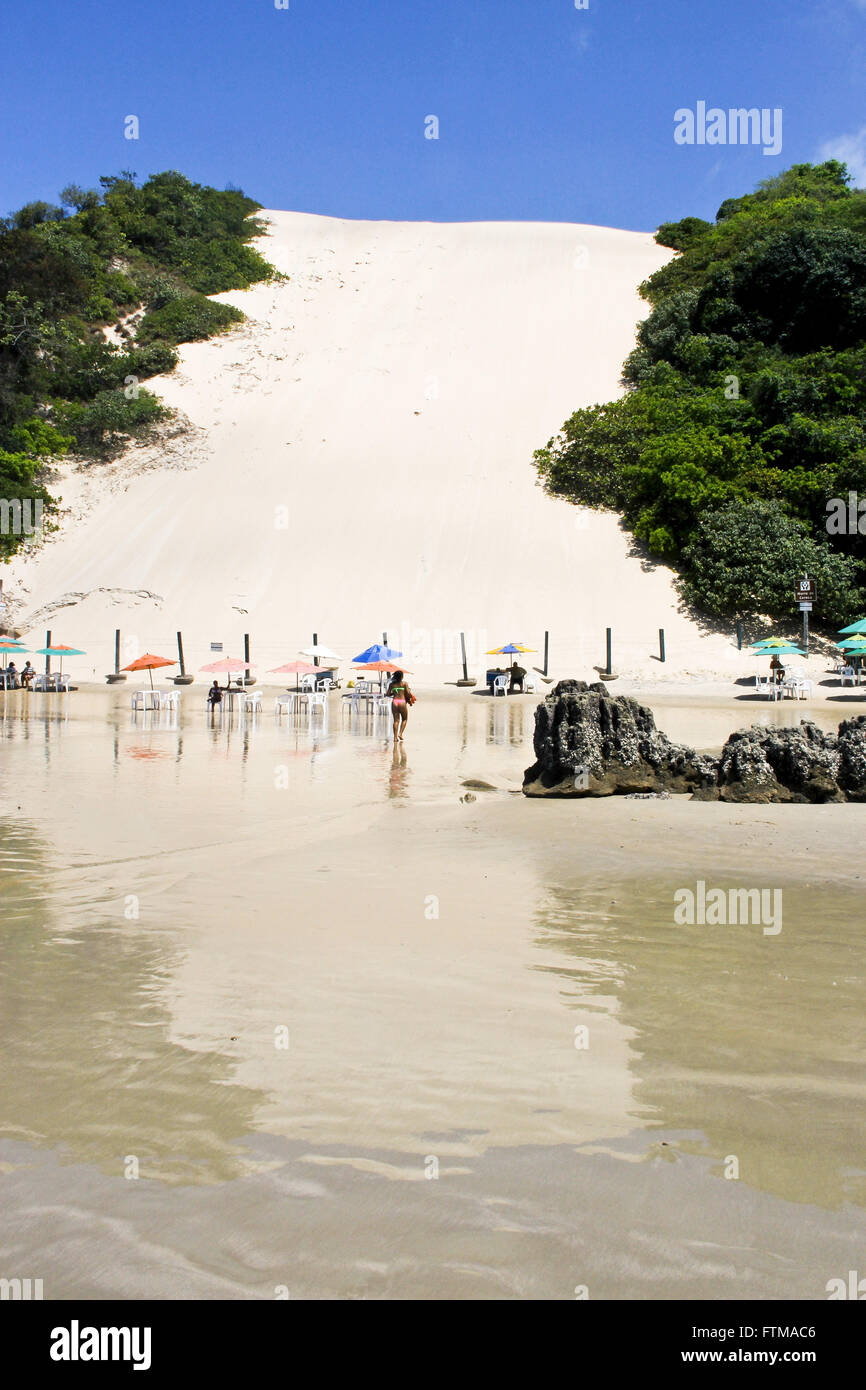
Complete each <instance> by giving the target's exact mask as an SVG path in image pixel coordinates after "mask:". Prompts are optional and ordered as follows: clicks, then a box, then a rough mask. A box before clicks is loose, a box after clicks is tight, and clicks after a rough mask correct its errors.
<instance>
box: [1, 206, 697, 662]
mask: <svg viewBox="0 0 866 1390" xmlns="http://www.w3.org/2000/svg"><path fill="white" fill-rule="evenodd" d="M266 216H267V218H268V219H269V222H270V230H269V234H268V235H267V236H266V237H263V238H262V239H261V241H260V243H259V245H260V246H261V249H262V251H263V252H264V254H265V255H266V256H267V257H268V258H269V259H270V260H271V262H272V263H273V264H274V265H276V266H277V268H278V269H279V270H281V271H283V272H285V273H286V274H287V275H288V276H289V277H290V279H289V281H288V282H287V283H281V284H274V285H262V286H258V287H255V288H253V289H251V290H248V291H238V292H234V293H231V294H227V295H223V296H220V298H222V299H225V300H226V301H228V302H231V303H234V304H237V305H238V306H239V307H240V308H242V309H243V311H244V313H245V314H246V315H247V316H248V322H247V323H246V324H244V325H243V326H241V327H240V328H239V329H238V330H237V331H235V332H233V333H232V334H230V335H229V336H227V337H224V338H220V339H215V340H212V341H210V342H207V343H201V344H191V345H187V346H186V347H184V348H182V349H181V362H180V365H179V367H178V369H177V370H176V371H175V372H174V373H172V374H171V375H169V376H166V377H162V378H157V379H156V380H155V381H153V382H148V383H147V384H148V387H149V388H151V389H154V390H156V391H157V392H158V393H159V394H160V395H161V396H162V397H163V398H164V399H165V401H166V402H167V403H168V404H169V405H171V406H174V407H176V408H177V409H178V410H179V411H181V412H183V415H184V416H185V417H187V418H188V419H189V421H190V422H191V426H192V428H191V429H190V430H189V431H188V432H187V433H186V434H182V435H178V436H177V437H175V438H174V439H173V440H171V441H170V443H169V444H168V446H167V447H165V448H157V449H153V448H151V449H145V450H141V449H136V450H132V451H130V453H129V455H128V456H127V458H126V459H124V460H123V461H122V462H121V463H120V464H118V465H114V466H112V467H111V468H103V469H96V468H90V469H88V470H86V472H82V471H79V472H74V471H73V470H71V469H66V470H64V472H63V476H62V477H61V480H60V483H59V486H58V491H60V492H61V493H62V495H63V499H64V507H65V508H66V513H65V516H64V520H63V526H62V530H61V533H60V535H59V536H57V537H55V538H53V539H51V540H50V541H49V542H48V543H47V544H46V545H45V546H44V548H43V550H42V552H41V554H40V555H38V556H37V558H35V559H30V560H23V559H18V560H16V561H15V563H14V564H13V566H12V567H11V578H12V583H11V584H10V583H9V581H8V580H7V585H6V589H7V594H9V596H10V597H11V599H12V600H13V604H14V605H15V606H14V607H13V610H12V611H13V614H14V617H15V621H16V622H17V624H18V625H19V626H20V627H21V628H22V629H23V630H25V631H28V630H32V632H33V635H34V636H39V637H40V639H41V637H42V635H43V632H44V629H45V628H48V627H50V628H51V629H52V631H53V634H54V640H55V641H62V642H67V643H70V644H73V645H77V646H81V647H84V648H85V649H86V651H87V653H88V655H87V657H86V658H81V659H80V661H79V664H78V668H77V673H78V674H79V675H80V676H81V677H82V678H85V677H86V676H88V675H90V674H91V673H96V674H98V675H101V674H102V673H103V672H105V671H108V670H109V669H111V658H112V656H113V641H114V630H115V628H116V627H119V628H120V629H121V631H122V633H123V638H124V647H123V650H124V654H125V655H126V656H128V658H130V659H131V658H132V657H133V656H135V655H137V654H138V652H139V651H141V650H143V649H147V650H151V651H157V652H162V653H163V654H165V655H167V656H172V655H174V636H175V632H176V630H177V629H178V628H180V629H182V630H183V633H184V640H185V647H186V652H187V664H188V666H189V668H190V669H197V668H198V666H199V665H200V664H201V663H202V662H203V661H206V660H208V659H209V658H210V644H211V643H212V642H222V643H223V644H224V650H225V651H226V652H232V653H235V654H239V653H240V649H241V646H242V636H243V634H244V633H245V632H249V633H250V634H251V637H252V644H253V655H254V657H255V659H256V661H257V663H258V664H259V666H260V668H261V670H262V671H263V670H264V669H265V668H266V667H269V666H272V665H275V664H277V663H278V662H279V661H286V660H290V659H293V658H294V656H295V655H296V653H297V651H298V649H299V648H300V647H303V646H305V645H306V644H307V643H308V642H309V641H310V640H311V637H312V633H313V632H314V631H315V632H317V633H318V635H319V640H320V641H322V642H325V643H327V644H329V645H330V646H332V647H334V648H335V649H336V650H337V651H339V652H341V653H343V654H345V655H346V656H349V657H351V656H352V655H354V654H355V653H356V652H357V651H359V650H360V649H361V648H362V647H364V646H366V645H368V644H369V643H370V642H373V641H376V640H380V639H381V636H382V633H383V632H384V631H387V633H388V636H389V639H390V641H391V642H392V644H395V645H398V646H399V647H400V648H401V650H403V652H404V656H405V659H406V661H407V664H409V665H410V666H411V667H412V669H413V670H414V671H415V672H416V675H417V677H418V680H419V682H421V683H424V682H425V681H426V680H430V681H434V682H438V681H441V680H447V679H453V678H454V676H455V675H456V674H459V672H458V671H457V668H456V645H455V640H454V633H455V632H456V631H457V630H459V629H462V630H464V631H465V632H466V634H467V642H468V646H469V651H470V660H471V663H472V666H473V669H474V671H475V672H476V673H477V672H478V670H479V669H480V668H482V667H483V666H484V664H485V661H484V658H483V655H482V651H483V649H484V648H485V647H488V646H493V645H494V644H498V643H500V642H506V641H508V640H511V639H517V640H521V641H524V642H526V643H527V644H528V645H529V646H531V647H536V648H537V647H540V646H541V644H542V641H543V632H544V630H545V629H549V630H550V632H551V644H552V647H551V652H552V663H551V664H552V669H553V670H554V671H555V672H556V673H557V674H571V673H574V674H580V675H585V674H587V673H588V672H589V670H590V666H591V664H592V663H594V662H597V661H601V660H602V659H603V655H604V629H605V627H607V626H611V627H612V628H613V629H614V634H615V644H616V645H615V664H616V665H617V666H618V667H619V668H620V669H623V670H640V669H647V663H648V662H649V661H650V660H651V658H650V653H652V652H654V651H656V650H657V641H658V629H659V628H660V627H664V628H665V630H666V634H667V643H668V654H669V669H671V670H673V669H675V668H677V667H678V666H679V667H687V666H691V667H692V668H697V667H699V666H700V667H711V666H713V665H716V666H718V665H719V664H720V662H722V661H723V646H724V644H723V643H722V641H721V639H719V638H714V637H701V636H700V635H699V632H698V629H697V628H696V627H695V626H694V625H693V624H692V623H690V622H689V621H688V619H687V618H685V617H684V616H682V615H680V614H678V612H677V603H676V599H675V596H674V594H673V590H672V586H671V575H670V572H669V571H668V570H667V569H666V568H664V567H647V566H646V565H645V564H644V563H642V562H641V560H640V559H639V558H637V557H634V556H632V555H630V553H629V542H628V538H627V537H626V536H625V535H623V533H622V532H621V530H620V528H619V526H618V523H617V519H616V517H614V516H611V515H596V514H592V513H588V512H585V511H582V510H579V509H576V508H573V507H571V506H569V505H568V504H566V503H563V502H559V501H554V500H552V499H550V498H547V497H545V496H544V495H543V493H542V492H541V490H540V489H539V488H538V487H537V486H536V484H535V473H534V470H533V467H532V462H531V456H532V450H533V449H534V448H535V447H537V446H538V445H539V444H541V443H543V442H544V441H545V440H546V439H547V438H548V437H549V436H550V435H551V434H553V433H555V432H556V430H557V429H558V428H559V426H560V425H561V423H562V421H563V420H564V419H565V418H566V416H567V415H568V414H570V412H571V411H572V410H574V409H575V408H576V407H578V406H581V405H587V404H591V403H593V402H596V401H603V400H607V399H610V398H611V397H613V396H615V395H616V394H617V393H618V391H619V389H620V388H619V384H618V379H619V372H620V369H621V365H622V361H623V359H624V357H625V356H626V354H627V352H628V351H629V349H630V347H631V346H632V343H633V339H634V331H635V325H636V323H637V321H638V320H639V318H641V317H642V315H643V314H644V313H645V311H646V306H645V305H643V304H642V302H641V301H640V299H639V297H638V294H637V285H638V284H639V283H640V281H641V280H643V279H644V278H645V277H646V276H647V275H649V274H650V273H651V272H652V271H653V270H654V269H656V268H657V267H658V266H659V265H660V264H661V263H662V262H663V261H664V260H665V259H667V257H668V255H669V253H668V252H666V251H665V250H664V249H662V248H660V247H658V246H656V244H655V243H654V241H653V239H652V236H651V235H649V234H645V233H633V232H623V231H616V230H610V229H606V228H599V227H590V226H577V225H574V226H572V225H564V224H533V223H514V224H510V223H501V224H497V223H466V224H455V225H446V224H436V223H388V222H352V221H342V220H338V219H333V218H326V217H316V216H310V215H306V214H300V213H286V212H270V213H267V214H266ZM72 669H73V671H75V670H76V665H75V662H74V661H73V663H72ZM650 669H652V668H650ZM655 669H656V670H658V668H657V666H655Z"/></svg>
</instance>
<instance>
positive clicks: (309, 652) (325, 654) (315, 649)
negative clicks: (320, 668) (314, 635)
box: [301, 642, 343, 661]
mask: <svg viewBox="0 0 866 1390" xmlns="http://www.w3.org/2000/svg"><path fill="white" fill-rule="evenodd" d="M301 656H317V657H319V658H320V660H321V659H324V660H325V661H342V660H343V658H342V657H341V656H339V655H338V654H337V652H334V651H332V650H331V648H330V647H325V646H323V645H322V643H321V642H316V643H314V645H313V646H312V647H304V650H303V651H302V652H301Z"/></svg>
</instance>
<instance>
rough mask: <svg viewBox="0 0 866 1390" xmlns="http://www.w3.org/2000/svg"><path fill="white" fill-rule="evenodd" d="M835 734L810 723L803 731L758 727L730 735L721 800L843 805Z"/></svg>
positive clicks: (721, 763) (723, 759)
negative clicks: (812, 802) (809, 802)
mask: <svg viewBox="0 0 866 1390" xmlns="http://www.w3.org/2000/svg"><path fill="white" fill-rule="evenodd" d="M838 772H839V754H838V752H837V748H836V735H835V734H825V733H822V731H821V730H820V729H819V728H817V726H816V725H815V724H813V723H811V721H809V720H805V719H804V720H803V722H802V723H801V725H800V727H799V728H798V729H766V728H764V727H762V726H761V725H759V724H753V725H752V727H751V729H741V730H739V732H738V733H735V734H731V736H730V738H729V739H728V741H727V743H726V744H725V746H724V748H723V749H722V756H721V758H720V760H719V772H718V778H717V781H718V786H719V795H720V797H721V799H722V801H757V802H770V801H801V802H802V801H844V800H845V793H844V792H843V791H842V790H841V789H840V787H839V785H838V781H837V777H838Z"/></svg>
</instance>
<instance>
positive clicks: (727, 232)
mask: <svg viewBox="0 0 866 1390" xmlns="http://www.w3.org/2000/svg"><path fill="white" fill-rule="evenodd" d="M849 183H850V180H849V177H848V173H847V170H846V168H845V166H844V165H843V164H840V163H838V162H837V161H835V160H830V161H828V162H827V163H825V164H821V165H810V164H797V165H794V166H793V167H792V168H791V169H788V170H787V171H786V172H784V173H782V174H780V175H779V176H778V177H776V178H772V179H768V180H766V181H765V182H764V183H762V184H760V185H759V186H758V188H757V189H756V191H755V192H754V193H750V194H747V195H746V196H745V197H743V198H731V199H728V200H727V201H726V202H725V203H723V204H722V206H721V207H720V208H719V211H718V213H717V216H716V221H715V223H711V222H705V221H703V220H702V219H701V218H697V217H686V218H683V220H682V221H681V222H676V223H666V224H664V225H663V226H662V227H660V228H659V230H658V233H657V234H656V240H657V241H658V242H659V243H660V244H661V245H663V246H669V247H671V248H673V249H674V250H676V251H678V252H679V253H680V254H679V255H677V256H676V257H675V258H674V259H673V260H671V261H670V262H669V263H668V264H667V265H665V266H663V267H662V269H660V270H659V271H657V272H656V273H655V274H654V275H652V276H651V277H650V279H649V280H648V281H646V282H645V284H643V285H642V286H641V294H642V295H643V297H644V298H645V299H646V300H648V301H649V303H650V304H651V305H652V312H651V313H650V315H649V317H648V318H647V319H646V320H645V321H644V322H643V323H642V324H641V326H640V328H639V330H638V335H637V346H636V347H635V349H634V351H633V352H632V353H631V355H630V356H629V358H628V359H627V361H626V363H625V366H624V369H623V383H624V384H625V386H626V387H627V390H626V394H625V396H624V397H623V398H622V399H621V400H618V401H613V402H610V403H609V404H606V405H602V406H595V407H592V408H590V409H586V410H579V411H577V412H576V413H575V414H574V415H572V416H571V418H570V419H569V420H567V421H566V423H565V424H564V426H563V428H562V431H561V433H560V434H559V436H557V437H556V438H555V439H552V440H550V441H549V443H548V444H547V446H546V448H543V449H539V450H537V452H536V454H535V463H536V467H537V470H538V474H539V480H540V482H541V483H542V485H543V486H544V487H545V488H546V490H547V491H549V492H550V493H552V494H554V495H557V496H562V497H566V498H568V499H570V500H571V501H573V502H576V503H581V504H583V505H587V506H593V507H609V508H614V509H616V510H617V511H621V512H622V513H623V518H624V521H625V524H626V526H627V527H628V528H629V529H630V530H631V531H632V532H633V533H634V534H635V536H637V537H638V538H639V539H640V540H642V541H643V542H645V543H646V546H647V548H648V550H649V551H650V553H651V554H653V555H656V556H658V557H660V558H662V559H664V560H666V561H668V562H669V563H672V564H674V565H675V566H676V567H677V568H678V569H679V571H680V575H681V588H682V592H683V595H684V597H685V598H686V599H687V600H688V601H690V602H691V603H693V604H694V605H695V606H696V607H698V608H700V609H702V610H703V611H704V612H705V613H707V614H709V615H712V616H714V617H734V616H738V615H749V614H755V613H768V614H771V615H773V616H776V617H780V618H781V617H788V618H790V617H791V614H792V601H791V594H792V593H793V588H794V581H795V579H797V578H798V577H799V575H800V574H802V572H803V570H804V568H806V569H808V571H809V573H810V574H811V575H812V576H813V577H815V578H816V579H817V582H818V604H817V606H816V612H815V616H816V617H817V618H819V619H821V618H826V619H827V620H829V621H830V622H832V623H833V625H834V626H838V623H837V619H838V620H841V619H843V618H848V617H849V616H852V615H854V614H855V611H856V612H857V613H862V612H863V611H864V609H866V590H864V560H866V536H864V535H863V534H859V533H858V532H857V531H856V530H855V532H854V533H853V534H832V533H830V534H828V527H827V520H828V504H829V503H830V501H831V499H833V498H842V499H845V500H846V502H847V499H848V498H849V494H850V493H852V492H854V493H857V494H858V496H859V497H861V498H863V499H864V500H866V191H862V190H854V189H852V188H851V187H850V186H849ZM864 531H866V522H864Z"/></svg>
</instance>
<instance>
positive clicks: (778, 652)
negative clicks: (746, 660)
mask: <svg viewBox="0 0 866 1390" xmlns="http://www.w3.org/2000/svg"><path fill="white" fill-rule="evenodd" d="M807 655H808V653H807V652H804V651H803V650H802V648H801V647H791V646H788V647H762V648H761V650H760V651H759V652H752V656H807Z"/></svg>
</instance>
